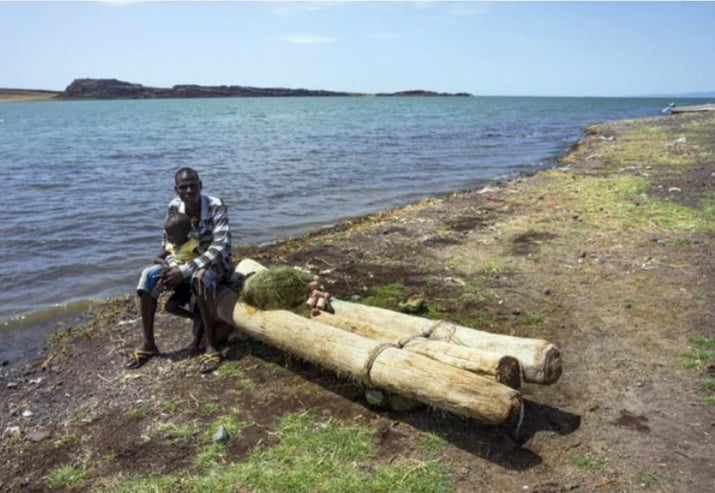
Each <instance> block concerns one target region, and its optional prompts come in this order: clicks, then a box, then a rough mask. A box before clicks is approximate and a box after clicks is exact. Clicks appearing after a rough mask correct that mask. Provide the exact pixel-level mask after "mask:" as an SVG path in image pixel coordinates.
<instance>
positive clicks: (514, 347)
mask: <svg viewBox="0 0 715 493" xmlns="http://www.w3.org/2000/svg"><path fill="white" fill-rule="evenodd" d="M332 305H333V307H334V308H335V314H336V315H340V316H343V317H347V318H350V319H353V320H358V321H361V322H366V323H369V324H372V325H377V326H380V327H389V328H390V329H391V330H394V331H397V332H400V333H402V334H403V335H404V336H423V337H426V338H429V339H433V340H441V341H445V342H449V343H452V344H458V345H462V346H468V347H471V348H474V349H478V350H482V351H489V352H492V353H496V354H501V355H508V356H512V357H514V358H516V359H517V360H518V361H519V364H520V365H521V369H522V372H523V378H524V381H525V382H531V383H539V384H551V383H554V382H556V381H557V380H558V379H559V377H561V371H562V368H561V353H560V351H559V349H558V348H557V347H556V346H555V345H553V344H551V343H550V342H548V341H545V340H543V339H532V338H527V337H514V336H508V335H502V334H493V333H490V332H484V331H480V330H476V329H472V328H469V327H462V326H459V325H456V324H453V323H450V322H447V321H444V320H428V319H425V318H422V317H417V316H414V315H407V314H405V313H399V312H395V311H392V310H385V309H384V308H377V307H374V306H366V305H360V304H358V303H350V302H347V301H341V300H337V299H333V301H332Z"/></svg>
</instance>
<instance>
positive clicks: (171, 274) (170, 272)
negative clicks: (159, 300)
mask: <svg viewBox="0 0 715 493" xmlns="http://www.w3.org/2000/svg"><path fill="white" fill-rule="evenodd" d="M183 280H184V276H183V275H182V274H181V271H180V270H179V268H178V267H171V268H170V269H167V270H165V271H164V272H162V273H161V279H160V281H159V282H160V283H161V284H163V285H164V286H168V287H170V288H175V287H176V286H178V285H179V284H181V281H183Z"/></svg>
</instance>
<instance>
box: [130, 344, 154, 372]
mask: <svg viewBox="0 0 715 493" xmlns="http://www.w3.org/2000/svg"><path fill="white" fill-rule="evenodd" d="M157 354H159V351H146V350H144V349H135V350H134V353H133V354H132V356H131V357H130V358H129V360H128V361H127V363H126V367H127V368H129V369H130V370H136V369H137V368H141V367H142V366H144V363H146V362H147V361H149V360H150V359H151V358H152V357H154V356H156V355H157Z"/></svg>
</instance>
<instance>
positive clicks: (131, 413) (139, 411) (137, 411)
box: [124, 404, 147, 419]
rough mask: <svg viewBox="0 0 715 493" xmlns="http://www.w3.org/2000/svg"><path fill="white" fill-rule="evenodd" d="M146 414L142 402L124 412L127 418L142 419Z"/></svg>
mask: <svg viewBox="0 0 715 493" xmlns="http://www.w3.org/2000/svg"><path fill="white" fill-rule="evenodd" d="M146 415H147V410H146V408H145V407H144V405H143V404H138V405H136V406H134V407H133V408H131V409H128V410H127V411H126V412H125V413H124V416H126V418H127V419H142V418H143V417H145V416H146Z"/></svg>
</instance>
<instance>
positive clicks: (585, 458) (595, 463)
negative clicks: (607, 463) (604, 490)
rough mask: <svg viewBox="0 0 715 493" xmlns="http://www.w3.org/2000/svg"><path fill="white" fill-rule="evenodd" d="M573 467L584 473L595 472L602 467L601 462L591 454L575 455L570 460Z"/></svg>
mask: <svg viewBox="0 0 715 493" xmlns="http://www.w3.org/2000/svg"><path fill="white" fill-rule="evenodd" d="M571 462H572V463H573V465H575V466H576V467H578V468H579V469H581V470H582V471H586V472H595V471H597V470H598V469H600V468H601V467H603V461H602V460H601V459H599V458H598V457H596V456H595V455H593V454H584V453H581V452H579V453H577V454H576V455H574V456H573V457H572V458H571Z"/></svg>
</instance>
